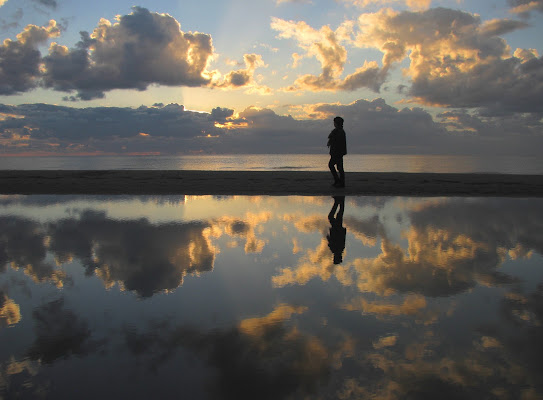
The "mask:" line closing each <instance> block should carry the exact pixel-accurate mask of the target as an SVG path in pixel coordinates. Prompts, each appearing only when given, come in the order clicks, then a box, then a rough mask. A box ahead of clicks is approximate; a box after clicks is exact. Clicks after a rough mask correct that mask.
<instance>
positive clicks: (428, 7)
mask: <svg viewBox="0 0 543 400" xmlns="http://www.w3.org/2000/svg"><path fill="white" fill-rule="evenodd" d="M542 16H543V0H493V1H490V0H479V1H477V2H468V1H462V0H334V1H332V0H329V1H324V0H322V1H321V0H256V1H246V0H232V1H210V0H200V1H198V2H193V1H179V0H178V1H172V0H153V1H152V2H151V1H140V2H138V3H133V2H127V1H125V0H120V1H115V2H112V1H103V0H95V1H93V2H88V3H87V2H81V1H79V2H73V1H66V0H17V1H16V0H0V36H1V39H2V44H0V154H2V155H4V156H7V155H95V154H220V153H229V154H237V153H257V154H258V153H325V152H327V148H326V141H327V136H328V134H329V132H330V130H331V129H332V128H333V124H332V119H333V117H335V116H336V115H339V116H342V117H343V118H344V120H345V125H344V127H345V131H346V132H347V142H348V152H349V153H358V154H364V153H377V154H447V155H449V154H461V155H466V154H467V155H480V156H484V155H517V156H538V155H539V154H540V149H541V148H543V120H542V117H543V58H542V56H541V54H543V44H542V41H541V37H543V19H542Z"/></svg>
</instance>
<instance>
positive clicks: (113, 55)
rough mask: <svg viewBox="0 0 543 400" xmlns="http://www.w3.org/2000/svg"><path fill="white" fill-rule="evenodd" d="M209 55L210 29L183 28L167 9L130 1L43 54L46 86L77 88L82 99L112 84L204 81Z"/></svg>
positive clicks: (139, 85) (196, 83)
mask: <svg viewBox="0 0 543 400" xmlns="http://www.w3.org/2000/svg"><path fill="white" fill-rule="evenodd" d="M212 55H213V45H212V40H211V36H210V35H207V34H204V33H199V32H195V33H193V32H183V31H182V30H181V26H180V24H179V22H177V21H176V20H175V19H174V18H173V17H171V16H170V15H167V14H158V13H152V12H149V11H148V10H147V9H145V8H141V7H134V8H133V12H132V13H130V14H128V15H124V16H121V17H119V18H118V21H117V22H115V23H113V24H112V23H111V22H110V21H108V20H106V19H101V20H100V23H99V24H98V26H97V27H96V28H95V29H94V31H93V32H92V33H91V34H88V33H87V32H82V33H81V41H80V42H79V43H78V44H77V45H76V47H75V48H73V49H68V48H67V47H65V46H61V45H59V44H57V43H53V44H52V45H51V47H50V49H49V54H48V55H47V56H45V57H44V58H43V62H44V65H45V73H44V78H43V79H44V86H45V87H48V88H53V89H54V90H58V91H65V92H72V91H77V95H76V97H77V98H79V99H82V100H90V99H93V98H100V97H103V96H104V92H106V91H109V90H112V89H137V90H145V89H146V88H147V86H148V85H150V84H153V83H154V84H161V85H167V86H181V85H182V86H206V85H208V84H209V83H210V81H211V77H212V75H213V74H212V73H210V72H209V71H207V67H208V64H209V62H210V59H211V57H212Z"/></svg>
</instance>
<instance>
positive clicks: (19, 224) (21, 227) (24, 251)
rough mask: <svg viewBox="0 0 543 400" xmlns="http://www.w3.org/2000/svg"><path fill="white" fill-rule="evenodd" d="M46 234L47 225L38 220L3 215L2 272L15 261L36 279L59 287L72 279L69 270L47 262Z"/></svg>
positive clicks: (0, 231) (0, 232)
mask: <svg viewBox="0 0 543 400" xmlns="http://www.w3.org/2000/svg"><path fill="white" fill-rule="evenodd" d="M46 236H47V232H46V230H45V228H44V227H43V226H41V225H40V224H39V223H37V222H34V221H31V220H28V219H23V218H18V217H11V216H6V217H0V271H3V270H5V268H6V266H7V265H8V264H12V265H13V266H15V267H16V268H22V269H24V271H25V273H26V274H27V275H29V276H30V277H31V278H32V279H33V280H34V281H35V282H52V283H53V284H55V285H57V286H62V285H63V284H64V283H65V282H67V281H68V282H69V279H68V278H67V276H66V273H65V272H63V271H60V270H57V269H55V268H54V267H53V265H51V264H50V263H49V262H47V261H46V256H47V247H46V245H45V243H46Z"/></svg>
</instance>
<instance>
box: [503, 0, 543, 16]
mask: <svg viewBox="0 0 543 400" xmlns="http://www.w3.org/2000/svg"><path fill="white" fill-rule="evenodd" d="M507 3H508V4H509V6H510V7H511V12H513V13H515V14H529V13H530V12H531V11H539V12H543V0H507Z"/></svg>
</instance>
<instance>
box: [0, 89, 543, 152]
mask: <svg viewBox="0 0 543 400" xmlns="http://www.w3.org/2000/svg"><path fill="white" fill-rule="evenodd" d="M290 112H291V113H292V114H294V115H296V118H295V117H293V116H292V115H286V116H285V115H279V114H277V113H276V112H275V111H274V110H272V109H270V108H258V107H248V108H246V109H245V110H243V111H241V112H239V113H237V112H235V111H234V110H233V109H231V108H228V107H215V109H214V110H212V111H211V113H200V112H193V111H187V110H185V109H184V107H183V106H182V105H178V104H169V105H167V106H164V105H155V106H152V107H146V106H141V107H138V108H129V107H126V108H120V107H95V108H90V107H89V108H72V107H63V106H56V105H46V104H23V105H20V106H7V105H0V145H1V146H2V147H3V150H4V151H5V152H6V153H11V154H16V153H35V154H37V153H45V154H104V153H106V154H142V153H147V154H149V153H152V154H156V153H160V154H179V153H181V154H191V153H193V152H202V151H203V152H208V153H252V154H255V153H291V154H292V153H309V154H319V153H325V152H326V148H325V146H326V140H325V136H326V135H327V134H328V133H329V132H330V130H331V129H332V125H331V124H332V123H331V119H332V118H333V117H335V116H336V115H340V116H342V117H343V118H344V119H345V129H346V132H347V142H348V150H349V152H350V153H351V154H356V153H400V154H466V153H468V154H476V155H477V154H516V155H531V154H533V155H537V154H538V153H537V149H539V148H540V145H541V144H543V137H541V135H539V132H540V130H541V128H542V127H543V122H542V121H541V120H540V117H538V116H537V114H518V113H517V114H507V115H505V116H504V115H502V113H498V114H496V115H494V114H490V113H489V112H487V113H486V114H483V113H482V112H467V111H462V110H460V111H458V110H451V111H447V112H445V113H441V114H438V116H437V117H436V118H434V117H432V115H431V114H430V113H429V112H427V111H425V110H423V109H421V108H416V107H415V108H408V107H404V108H402V109H399V108H396V107H393V106H390V105H388V104H387V103H386V102H385V100H383V99H380V98H378V99H374V100H371V101H370V100H357V101H354V102H352V103H350V104H339V103H333V104H330V103H322V104H308V105H305V106H290ZM323 138H324V139H323ZM519 139H520V140H519Z"/></svg>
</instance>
